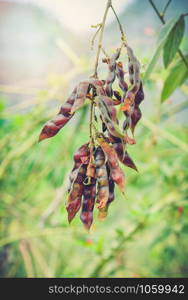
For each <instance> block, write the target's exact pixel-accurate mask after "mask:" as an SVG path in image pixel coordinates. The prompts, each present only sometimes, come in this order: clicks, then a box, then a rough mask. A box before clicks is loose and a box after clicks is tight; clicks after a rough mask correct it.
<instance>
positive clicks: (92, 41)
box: [91, 24, 102, 50]
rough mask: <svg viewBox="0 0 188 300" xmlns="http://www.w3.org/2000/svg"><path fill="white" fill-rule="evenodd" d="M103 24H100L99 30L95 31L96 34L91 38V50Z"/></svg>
mask: <svg viewBox="0 0 188 300" xmlns="http://www.w3.org/2000/svg"><path fill="white" fill-rule="evenodd" d="M101 26H102V25H101V24H100V25H99V27H98V29H97V31H96V32H95V34H94V36H93V38H92V40H91V50H93V47H94V42H95V39H96V37H97V35H98V33H99V31H100V30H101Z"/></svg>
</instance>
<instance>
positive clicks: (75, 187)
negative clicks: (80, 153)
mask: <svg viewBox="0 0 188 300" xmlns="http://www.w3.org/2000/svg"><path fill="white" fill-rule="evenodd" d="M86 169H87V166H86V165H84V164H82V165H81V166H80V167H79V169H78V173H77V176H76V178H75V180H74V182H73V184H72V187H71V190H70V194H69V196H68V203H67V207H66V209H67V212H68V221H69V223H70V222H71V221H72V219H73V218H74V217H75V215H76V213H77V212H78V211H79V209H80V206H81V200H82V194H83V191H84V184H83V183H84V180H85V178H86Z"/></svg>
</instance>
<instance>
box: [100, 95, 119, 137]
mask: <svg viewBox="0 0 188 300" xmlns="http://www.w3.org/2000/svg"><path fill="white" fill-rule="evenodd" d="M96 103H97V105H98V107H99V109H100V112H101V117H102V120H103V122H104V123H105V125H106V127H107V129H108V131H109V133H110V134H112V135H113V136H116V137H120V138H122V139H123V138H124V134H123V133H122V132H121V130H120V128H119V127H118V125H117V123H116V122H113V120H112V115H111V113H110V111H109V108H108V106H107V105H106V103H105V102H104V101H103V99H102V98H101V97H98V98H97V99H96ZM114 118H115V116H114V117H113V119H114Z"/></svg>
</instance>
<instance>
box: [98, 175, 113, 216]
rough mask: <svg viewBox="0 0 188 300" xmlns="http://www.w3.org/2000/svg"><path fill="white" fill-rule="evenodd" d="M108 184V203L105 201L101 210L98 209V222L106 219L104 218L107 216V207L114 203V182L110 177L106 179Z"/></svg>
mask: <svg viewBox="0 0 188 300" xmlns="http://www.w3.org/2000/svg"><path fill="white" fill-rule="evenodd" d="M108 182H109V197H108V201H107V203H106V205H105V206H104V207H103V208H99V214H98V218H99V219H100V220H103V219H105V218H106V216H107V214H108V208H109V205H110V204H111V202H112V201H114V189H115V184H114V181H113V179H112V178H111V176H110V177H109V178H108Z"/></svg>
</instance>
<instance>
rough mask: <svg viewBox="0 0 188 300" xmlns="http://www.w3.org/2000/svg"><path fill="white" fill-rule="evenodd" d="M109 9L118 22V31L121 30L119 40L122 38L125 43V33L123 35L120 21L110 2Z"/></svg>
mask: <svg viewBox="0 0 188 300" xmlns="http://www.w3.org/2000/svg"><path fill="white" fill-rule="evenodd" d="M111 9H112V11H113V13H114V15H115V17H116V20H117V22H118V25H119V30H120V32H121V40H122V41H123V42H125V43H126V35H125V33H124V31H123V27H122V25H121V22H120V20H119V18H118V15H117V14H116V11H115V9H114V8H113V6H112V4H111Z"/></svg>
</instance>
